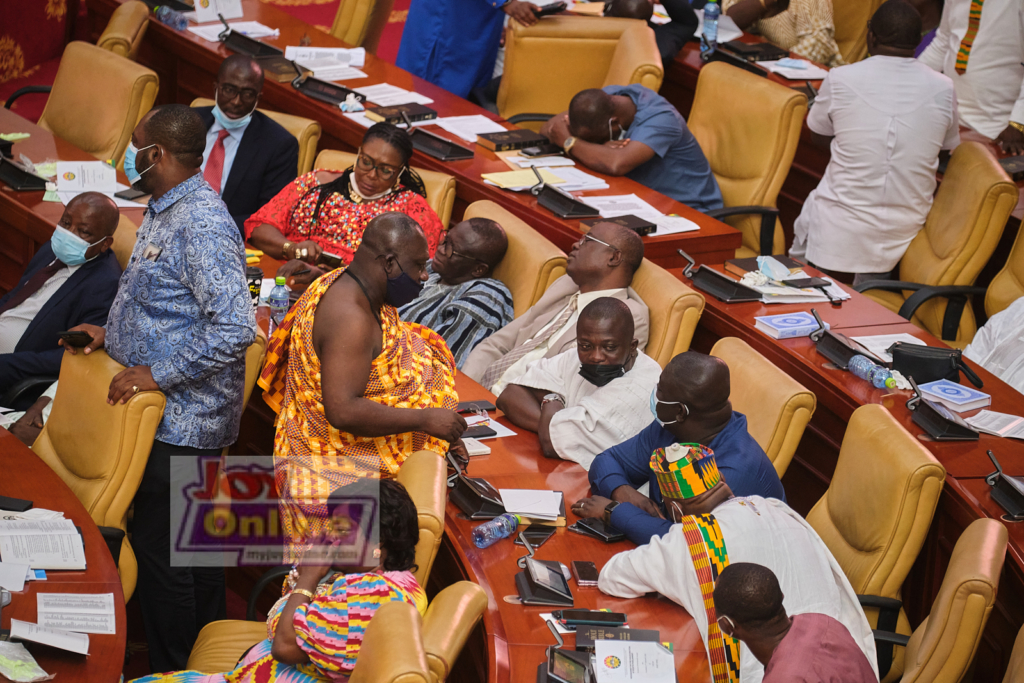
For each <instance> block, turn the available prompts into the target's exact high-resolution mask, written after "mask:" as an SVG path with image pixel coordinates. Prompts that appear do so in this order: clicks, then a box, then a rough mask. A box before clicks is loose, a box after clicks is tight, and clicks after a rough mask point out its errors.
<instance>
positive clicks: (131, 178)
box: [124, 142, 156, 185]
mask: <svg viewBox="0 0 1024 683" xmlns="http://www.w3.org/2000/svg"><path fill="white" fill-rule="evenodd" d="M150 147H156V144H155V143H154V144H152V145H147V146H145V147H143V148H142V149H139V148H137V147H136V146H135V143H133V142H129V143H128V149H126V150H125V151H124V174H125V175H126V176H128V182H129V183H131V184H132V185H134V184H135V183H137V182H139V179H140V178H141V177H142V174H143V173H145V172H146V171H148V170H149V168H153V167H154V166H156V163H152V164H150V165H149V168H147V169H146V171H141V172H140V171H139V170H137V169H136V168H135V156H136V155H137V154H138V153H139V152H141V151H143V150H146V149H149V148H150Z"/></svg>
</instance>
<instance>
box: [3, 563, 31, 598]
mask: <svg viewBox="0 0 1024 683" xmlns="http://www.w3.org/2000/svg"><path fill="white" fill-rule="evenodd" d="M30 571H32V570H31V568H29V566H28V565H27V564H22V563H20V562H0V587H3V588H6V589H7V590H9V591H11V592H12V593H18V592H20V591H23V590H25V580H26V579H27V578H28V573H29V572H30Z"/></svg>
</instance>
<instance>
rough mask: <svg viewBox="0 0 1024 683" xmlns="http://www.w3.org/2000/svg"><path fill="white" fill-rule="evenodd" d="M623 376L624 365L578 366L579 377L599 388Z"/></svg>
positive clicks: (624, 371) (624, 372)
mask: <svg viewBox="0 0 1024 683" xmlns="http://www.w3.org/2000/svg"><path fill="white" fill-rule="evenodd" d="M625 374H626V364H625V363H619V364H618V365H580V377H582V378H583V379H585V380H587V381H588V382H590V383H591V384H593V385H595V386H599V387H603V386H604V385H605V384H608V383H609V382H611V381H612V380H613V379H618V378H619V377H622V376H623V375H625Z"/></svg>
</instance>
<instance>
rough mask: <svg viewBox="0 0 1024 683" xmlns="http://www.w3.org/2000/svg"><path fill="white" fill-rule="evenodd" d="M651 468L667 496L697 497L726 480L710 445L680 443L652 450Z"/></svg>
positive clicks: (659, 486)
mask: <svg viewBox="0 0 1024 683" xmlns="http://www.w3.org/2000/svg"><path fill="white" fill-rule="evenodd" d="M651 469H652V470H654V476H655V477H657V479H658V488H660V489H661V495H662V496H664V497H666V498H694V497H696V496H699V495H700V494H702V493H704V492H705V491H709V490H711V489H712V488H714V486H715V484H717V483H718V482H719V481H721V480H722V475H721V474H720V473H719V472H718V465H717V464H716V463H715V454H714V453H713V452H712V451H711V449H710V448H708V447H707V446H702V445H700V444H696V443H676V444H672V445H671V446H669V447H668V448H659V449H658V450H656V451H654V453H652V454H651Z"/></svg>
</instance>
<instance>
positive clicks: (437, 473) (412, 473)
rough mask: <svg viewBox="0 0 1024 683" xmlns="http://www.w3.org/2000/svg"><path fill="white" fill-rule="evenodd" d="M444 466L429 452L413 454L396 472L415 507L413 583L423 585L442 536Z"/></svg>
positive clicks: (443, 463) (445, 500) (446, 468)
mask: <svg viewBox="0 0 1024 683" xmlns="http://www.w3.org/2000/svg"><path fill="white" fill-rule="evenodd" d="M447 474H448V465H447V462H446V461H445V459H444V458H442V457H440V456H439V455H438V454H437V453H434V452H433V451H417V452H416V453H413V454H412V455H410V456H409V457H408V458H406V460H405V462H403V463H402V467H401V469H399V470H398V476H396V477H395V478H396V479H397V480H398V482H399V483H400V484H402V486H404V487H405V490H406V491H408V492H409V497H410V498H412V502H414V503H415V504H416V517H417V519H418V521H419V527H420V540H419V541H418V542H417V543H416V571H415V572H414V574H415V575H416V580H417V581H419V584H420V585H421V586H426V585H427V579H429V578H430V569H431V567H433V566H434V558H435V557H437V549H438V548H439V547H440V546H441V537H442V536H444V507H445V504H446V503H447V501H448V487H447V485H446V478H447Z"/></svg>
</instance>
